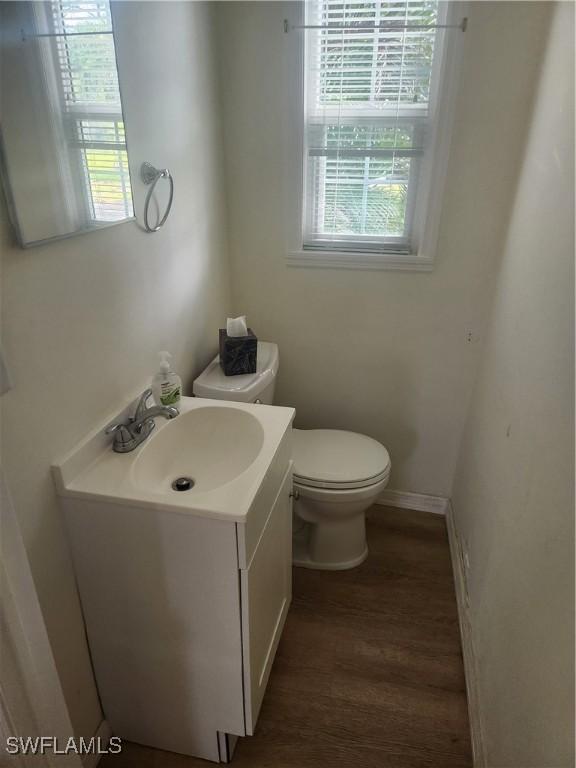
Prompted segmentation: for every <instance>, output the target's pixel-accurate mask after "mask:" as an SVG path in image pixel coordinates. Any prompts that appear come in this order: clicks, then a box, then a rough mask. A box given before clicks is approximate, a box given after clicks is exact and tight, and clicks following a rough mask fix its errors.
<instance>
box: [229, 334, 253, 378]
mask: <svg viewBox="0 0 576 768" xmlns="http://www.w3.org/2000/svg"><path fill="white" fill-rule="evenodd" d="M257 353H258V339H257V338H256V336H255V335H254V331H253V330H252V328H248V336H228V334H227V333H226V328H220V366H221V367H222V370H223V371H224V374H225V375H226V376H238V375H239V374H242V373H256V356H257Z"/></svg>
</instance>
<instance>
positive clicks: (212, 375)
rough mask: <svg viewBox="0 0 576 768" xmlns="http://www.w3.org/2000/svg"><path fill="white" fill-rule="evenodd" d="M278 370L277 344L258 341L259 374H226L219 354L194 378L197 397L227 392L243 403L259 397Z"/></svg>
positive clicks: (257, 363)
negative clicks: (221, 365)
mask: <svg viewBox="0 0 576 768" xmlns="http://www.w3.org/2000/svg"><path fill="white" fill-rule="evenodd" d="M277 373H278V345H277V344H273V343H272V342H270V341H259V342H258V353H257V358H256V373H243V374H240V375H239V376H225V375H224V371H223V370H222V368H221V367H220V357H219V355H217V356H216V357H215V358H214V360H212V362H211V363H210V364H209V365H208V367H207V368H205V369H204V371H202V373H201V374H200V376H198V378H197V379H195V380H194V385H193V388H192V389H193V392H194V394H195V395H196V396H197V397H215V396H217V397H220V398H222V395H223V394H224V393H225V394H227V395H228V396H229V397H230V399H232V400H233V399H238V400H242V401H244V402H250V400H253V399H256V398H257V397H258V395H259V394H260V393H261V392H263V391H264V390H265V389H266V387H267V386H268V385H269V384H270V383H271V382H272V381H273V380H274V377H275V376H276V374H277Z"/></svg>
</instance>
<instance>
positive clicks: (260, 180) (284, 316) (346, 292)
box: [218, 2, 548, 495]
mask: <svg viewBox="0 0 576 768" xmlns="http://www.w3.org/2000/svg"><path fill="white" fill-rule="evenodd" d="M546 5H547V4H546V3H521V2H510V3H492V2H479V3H471V6H470V10H469V13H468V15H469V18H470V24H469V27H468V31H467V32H466V40H465V54H464V61H463V64H462V73H461V88H460V92H459V98H458V104H457V110H456V124H455V134H454V137H453V143H452V152H451V160H450V166H449V172H448V179H447V194H446V199H445V204H444V210H443V216H442V220H441V229H440V243H439V249H438V258H437V266H436V269H435V270H434V272H432V273H430V274H424V273H399V272H390V271H387V272H386V271H381V272H365V271H352V270H337V269H302V268H300V269H299V268H294V267H287V266H286V264H285V262H284V260H283V252H284V245H283V224H284V220H283V208H284V203H283V199H282V193H281V189H282V175H283V173H284V169H283V167H282V164H281V155H282V151H281V144H280V141H281V136H282V130H281V128H282V121H283V120H284V101H285V99H286V95H285V92H284V89H283V87H282V83H283V82H284V78H283V76H282V66H283V59H282V55H281V54H282V48H283V46H284V45H285V35H284V33H283V23H282V22H283V19H284V18H285V17H286V16H289V15H290V4H289V3H288V4H287V3H283V2H255V3H246V2H231V3H226V2H221V3H218V18H219V23H220V33H219V36H218V39H219V42H220V46H221V47H220V57H221V73H222V103H223V109H224V118H225V149H226V169H227V174H228V175H227V190H228V207H229V227H230V252H231V257H232V266H233V285H234V302H235V309H236V311H237V312H239V313H240V312H242V313H248V316H249V319H250V323H251V325H252V326H253V327H254V329H255V331H256V333H257V334H259V335H260V336H261V337H262V338H264V339H268V340H275V341H277V342H278V344H279V345H280V375H279V387H278V400H279V402H280V403H282V404H290V405H293V406H295V407H296V412H297V417H296V420H297V425H298V426H301V427H314V426H318V427H340V428H344V429H352V430H357V431H360V432H365V433H366V434H369V435H372V436H373V437H375V438H377V439H380V440H382V441H383V442H384V443H385V444H386V445H387V446H388V448H389V450H390V453H391V456H392V467H393V473H392V479H391V487H393V488H396V489H401V490H410V491H416V492H421V493H431V494H442V495H449V492H450V489H451V484H452V477H453V473H454V466H455V463H456V455H457V448H458V444H459V439H460V434H461V429H462V425H463V421H464V417H465V413H466V406H467V402H468V397H469V392H470V390H471V386H472V382H473V378H474V372H475V366H476V361H477V358H478V351H479V345H478V344H474V343H472V344H469V343H468V342H467V334H468V332H469V331H470V330H471V331H472V332H473V333H474V334H476V335H478V336H481V334H482V331H483V322H484V318H485V312H486V308H487V305H488V299H489V296H490V294H491V290H492V287H493V275H494V269H495V266H496V263H497V260H498V257H499V253H500V246H501V241H502V237H503V234H504V231H505V225H506V221H507V215H508V212H509V208H510V201H511V199H512V193H513V189H514V181H515V177H516V173H517V167H518V161H519V157H520V153H521V147H522V142H523V137H524V134H525V126H526V124H527V121H528V116H529V106H530V100H531V96H532V94H533V84H534V80H535V78H536V73H537V68H538V64H539V51H540V48H541V45H542V41H543V40H544V38H545V30H546V19H547V15H548V9H547V7H546ZM291 34H298V33H291ZM454 34H461V33H454ZM286 122H287V121H286V120H284V123H286ZM284 127H286V126H284ZM294 162H298V161H297V160H294Z"/></svg>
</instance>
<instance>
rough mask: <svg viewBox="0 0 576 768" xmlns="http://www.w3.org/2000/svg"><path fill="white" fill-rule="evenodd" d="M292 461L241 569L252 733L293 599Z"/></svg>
mask: <svg viewBox="0 0 576 768" xmlns="http://www.w3.org/2000/svg"><path fill="white" fill-rule="evenodd" d="M291 493H292V466H290V467H289V468H288V471H287V472H286V475H285V476H284V480H283V481H282V485H281V487H280V491H279V493H278V496H277V497H276V501H275V502H274V506H273V507H272V511H271V512H270V516H269V518H268V522H267V523H266V527H265V528H264V530H263V532H262V536H261V538H260V541H259V542H258V547H257V548H256V551H255V553H254V556H253V558H252V561H251V563H250V567H249V568H248V569H247V570H242V571H240V583H241V590H242V640H243V657H244V702H245V718H246V733H247V734H248V735H252V734H253V733H254V727H255V726H256V720H257V719H258V713H259V712H260V706H261V704H262V699H263V697H264V692H265V690H266V684H267V683H268V677H269V675H270V669H271V667H272V662H273V661H274V655H275V653H276V648H277V647H278V642H279V640H280V636H281V634H282V629H283V627H284V622H285V620H286V614H287V613H288V607H289V605H290V600H291V599H292V497H291Z"/></svg>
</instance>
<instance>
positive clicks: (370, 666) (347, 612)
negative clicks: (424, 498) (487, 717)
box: [100, 507, 472, 768]
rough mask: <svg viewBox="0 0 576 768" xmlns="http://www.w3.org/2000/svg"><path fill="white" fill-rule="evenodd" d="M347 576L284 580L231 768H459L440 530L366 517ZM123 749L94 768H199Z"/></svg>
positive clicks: (459, 719)
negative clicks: (278, 636)
mask: <svg viewBox="0 0 576 768" xmlns="http://www.w3.org/2000/svg"><path fill="white" fill-rule="evenodd" d="M368 543H369V547H370V556H369V557H368V559H367V560H366V562H365V563H363V564H362V565H361V566H360V567H358V568H355V569H353V570H351V571H340V572H328V571H310V570H304V569H301V568H296V569H295V570H294V600H293V604H292V608H291V610H290V613H289V615H288V620H287V622H286V628H285V630H284V635H283V637H282V640H281V643H280V646H279V648H278V653H277V657H276V661H275V662H274V666H273V669H272V674H271V677H270V683H269V686H268V691H267V693H266V697H265V699H264V704H263V707H262V711H261V714H260V719H259V722H258V727H257V730H256V734H255V735H254V736H253V737H251V738H245V739H240V741H239V743H238V747H237V749H236V754H235V756H234V759H233V762H232V765H233V766H236V768H319V767H320V766H326V768H470V767H471V766H472V758H471V750H470V739H469V726H468V713H467V706H466V692H465V683H464V672H463V666H462V656H461V650H460V638H459V632H458V616H457V612H456V600H455V596H454V587H453V580H452V570H451V566H450V554H449V549H448V540H447V536H446V530H445V525H444V519H443V518H442V517H440V516H437V515H431V514H428V513H423V512H411V511H406V510H395V509H391V508H383V507H376V508H374V510H373V511H371V512H370V513H369V515H368ZM207 765H209V763H206V762H205V761H203V760H197V759H193V758H187V757H184V756H182V755H174V754H171V753H167V752H161V751H159V750H153V749H149V748H146V747H141V746H137V745H134V744H127V743H124V749H123V752H122V753H121V754H120V755H114V756H112V755H110V756H108V757H105V758H103V760H102V762H101V763H100V766H101V768H200V767H204V766H207Z"/></svg>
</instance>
